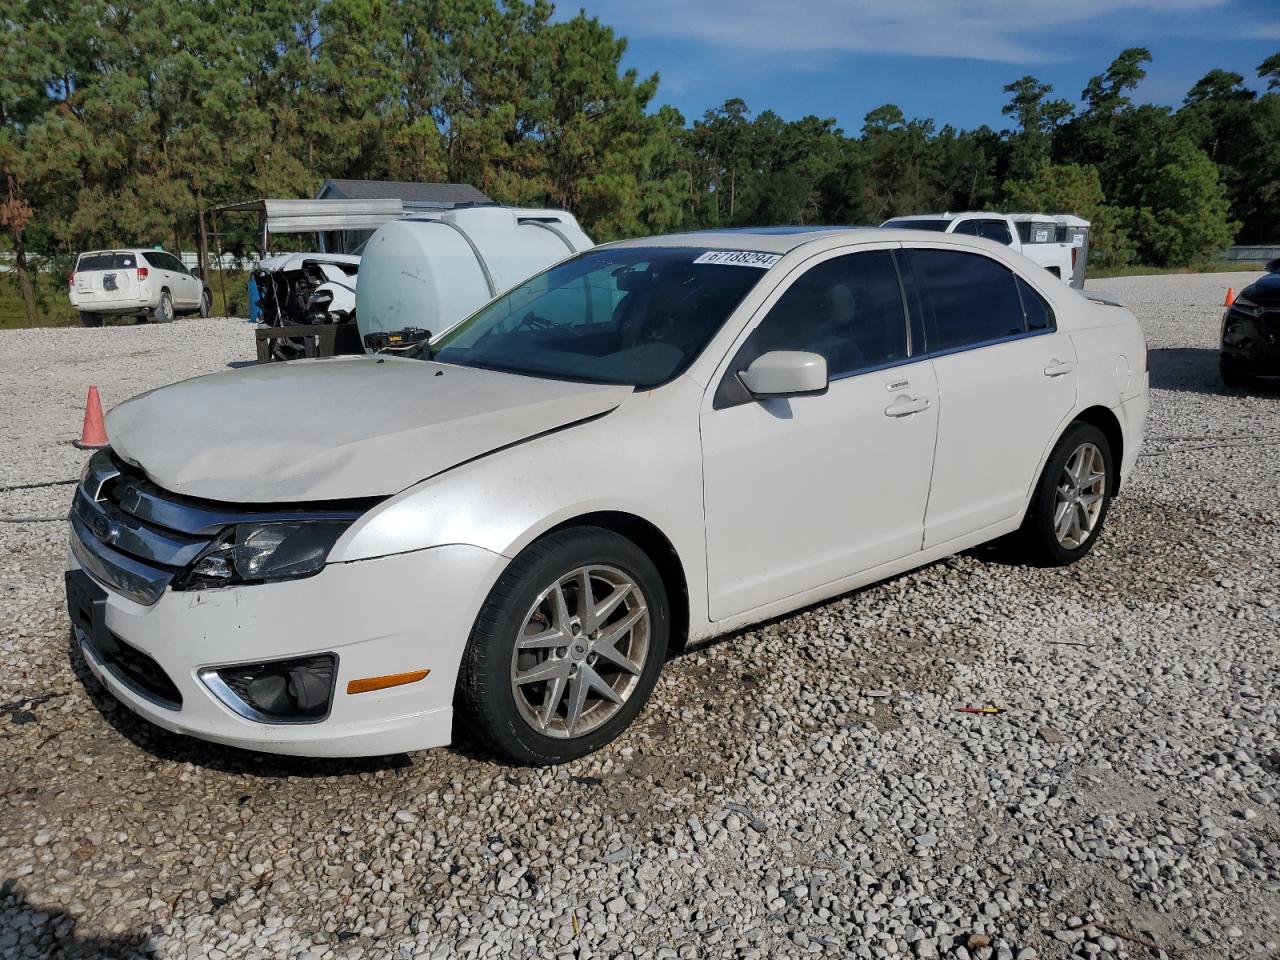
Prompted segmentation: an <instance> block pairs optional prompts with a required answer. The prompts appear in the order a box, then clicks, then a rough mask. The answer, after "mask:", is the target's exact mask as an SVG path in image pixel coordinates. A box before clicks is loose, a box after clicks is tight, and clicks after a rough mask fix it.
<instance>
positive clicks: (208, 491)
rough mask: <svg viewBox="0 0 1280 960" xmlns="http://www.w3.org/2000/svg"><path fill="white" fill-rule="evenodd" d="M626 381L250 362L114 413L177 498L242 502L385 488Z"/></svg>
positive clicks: (601, 403)
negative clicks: (590, 381)
mask: <svg viewBox="0 0 1280 960" xmlns="http://www.w3.org/2000/svg"><path fill="white" fill-rule="evenodd" d="M630 393H631V388H630V387H627V386H610V385H598V384H583V383H567V382H565V381H560V380H544V379H541V378H536V377H521V376H515V375H513V374H507V373H497V372H494V371H489V370H478V369H473V368H468V367H458V366H451V365H448V364H440V363H431V362H425V361H422V360H408V359H403V358H396V357H382V358H375V357H344V358H335V359H331V360H300V361H295V362H293V363H283V364H282V363H273V364H263V365H260V366H254V367H246V368H244V369H241V370H236V371H230V372H225V373H215V374H211V375H209V376H205V377H197V378H196V379H194V380H186V381H183V382H181V383H175V384H172V385H170V386H167V387H161V388H159V389H158V390H152V391H151V392H149V393H144V394H141V395H140V396H137V397H134V398H133V399H132V400H127V401H126V402H124V403H122V404H120V405H119V406H117V407H115V408H114V409H113V410H112V411H111V412H110V413H109V414H108V415H107V419H106V426H107V435H108V437H109V438H110V440H111V446H112V448H113V449H114V450H115V452H116V454H117V455H118V456H119V457H121V458H123V459H124V460H125V461H127V462H129V463H131V464H133V465H135V466H137V467H139V468H141V469H142V470H143V471H144V472H145V473H146V475H147V476H148V477H149V478H150V479H151V480H152V481H153V482H155V483H156V484H158V485H159V486H161V487H163V488H164V489H166V490H170V491H173V492H174V493H180V494H185V495H187V496H192V497H201V498H205V499H209V500H221V501H226V502H233V503H276V502H292V503H296V502H300V501H316V500H345V499H349V498H357V497H373V496H386V495H390V494H393V493H398V492H399V491H401V490H403V489H405V488H406V487H408V486H411V485H412V484H414V483H416V482H418V481H419V480H423V479H425V478H427V477H430V476H433V475H435V474H437V473H440V472H441V471H443V470H448V469H449V468H450V467H452V466H455V465H457V464H459V463H462V462H464V461H466V460H471V459H474V458H475V457H478V456H482V455H484V454H486V453H489V452H492V451H494V450H496V449H498V448H500V447H505V446H508V445H510V444H512V443H517V442H519V441H521V440H524V439H527V438H529V437H532V436H535V435H537V434H540V433H545V432H547V431H549V430H555V429H557V428H559V427H563V426H566V425H568V424H571V423H575V422H577V421H580V420H585V419H588V418H590V417H595V416H598V415H600V414H603V413H607V412H608V411H610V410H612V409H614V408H615V407H617V406H618V405H619V404H620V403H622V401H623V400H624V399H625V398H626V397H627V396H628V395H629V394H630Z"/></svg>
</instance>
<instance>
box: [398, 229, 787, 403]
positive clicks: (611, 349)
mask: <svg viewBox="0 0 1280 960" xmlns="http://www.w3.org/2000/svg"><path fill="white" fill-rule="evenodd" d="M732 256H734V254H733V252H732V251H727V252H726V251H720V252H712V251H708V250H706V249H690V248H683V247H619V248H606V249H601V250H590V251H587V252H586V253H583V254H580V255H578V256H577V257H575V258H574V259H572V260H568V261H566V262H564V263H561V264H558V265H557V266H554V267H552V268H551V269H550V270H547V271H545V272H543V273H540V274H538V275H537V276H536V277H533V278H532V279H530V280H527V281H525V282H524V283H523V284H521V285H520V286H518V287H516V288H515V289H514V290H510V291H508V292H507V293H505V294H503V295H502V296H500V297H499V298H498V299H497V300H494V301H493V302H492V303H490V304H488V305H487V306H485V307H482V308H481V309H480V310H479V312H477V313H474V314H472V315H471V316H470V317H468V318H467V319H466V320H464V321H462V322H461V323H460V324H458V325H457V326H455V327H453V328H452V329H450V330H448V331H446V332H445V333H444V334H443V335H442V336H440V337H438V338H436V339H435V340H434V341H432V347H433V352H434V355H435V357H436V359H438V360H440V361H442V362H444V363H456V364H460V365H462V366H471V367H484V368H486V369H490V370H504V371H508V372H511V373H521V374H526V375H529V376H546V377H554V378H561V379H567V380H583V381H587V382H590V383H627V384H634V385H635V386H638V387H653V386H657V385H658V384H661V383H665V382H667V381H668V380H670V379H672V378H673V377H675V376H677V375H678V374H680V373H682V372H683V371H684V369H685V368H686V367H688V366H689V364H690V363H692V362H693V360H694V358H695V357H697V356H698V354H700V353H701V352H702V348H703V347H705V346H706V344H707V341H708V340H709V339H711V337H712V335H713V334H714V333H715V332H716V331H717V330H719V329H720V325H721V324H723V323H724V321H725V319H726V318H728V316H729V314H730V313H731V312H733V309H734V308H735V307H736V306H737V305H738V304H739V303H740V302H741V301H742V298H743V297H744V296H746V293H747V291H748V290H750V289H751V288H752V287H753V286H755V284H756V283H757V282H758V281H759V280H760V278H761V277H762V276H764V275H765V273H766V270H765V269H762V267H763V266H768V265H769V264H771V263H772V262H773V261H774V260H776V259H777V258H776V257H774V256H773V255H771V254H755V253H739V254H737V255H736V256H737V257H738V262H733V261H732V259H731V258H732ZM700 261H701V262H700ZM750 261H754V262H756V263H757V264H760V265H757V266H750V265H744V262H750ZM430 323H431V320H430V318H429V317H424V318H423V320H422V323H421V324H420V325H421V326H429V325H430Z"/></svg>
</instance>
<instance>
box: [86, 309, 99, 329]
mask: <svg viewBox="0 0 1280 960" xmlns="http://www.w3.org/2000/svg"><path fill="white" fill-rule="evenodd" d="M80 325H81V326H83V327H101V326H102V325H103V323H102V314H100V313H86V312H85V311H83V310H81V311H80Z"/></svg>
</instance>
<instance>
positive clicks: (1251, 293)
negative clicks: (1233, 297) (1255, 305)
mask: <svg viewBox="0 0 1280 960" xmlns="http://www.w3.org/2000/svg"><path fill="white" fill-rule="evenodd" d="M1241 293H1242V294H1243V295H1244V296H1247V297H1250V298H1252V299H1254V300H1256V301H1258V302H1259V303H1262V302H1265V303H1267V304H1272V303H1274V302H1275V301H1277V300H1280V273H1268V274H1267V275H1266V276H1265V277H1262V278H1260V279H1259V280H1257V281H1256V282H1255V283H1254V284H1253V285H1251V286H1250V287H1249V288H1248V289H1246V290H1243V291H1241Z"/></svg>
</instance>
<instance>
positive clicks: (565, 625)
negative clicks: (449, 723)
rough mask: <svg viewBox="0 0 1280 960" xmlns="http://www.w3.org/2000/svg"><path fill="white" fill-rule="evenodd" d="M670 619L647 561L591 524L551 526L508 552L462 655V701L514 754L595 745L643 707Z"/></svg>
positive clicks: (544, 754)
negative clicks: (509, 556)
mask: <svg viewBox="0 0 1280 960" xmlns="http://www.w3.org/2000/svg"><path fill="white" fill-rule="evenodd" d="M669 629H670V619H669V616H668V611H667V598H666V591H665V590H664V589H663V586H662V579H661V577H660V576H659V574H658V571H657V569H656V568H655V567H654V565H653V562H652V561H651V560H650V559H649V558H648V556H646V555H645V553H644V552H643V551H642V550H640V548H639V547H637V546H636V545H635V544H634V543H632V542H631V541H629V540H627V539H625V538H623V537H621V536H619V535H618V534H616V533H613V532H612V531H609V530H603V529H600V528H595V527H582V528H577V529H570V530H564V531H560V532H558V533H553V534H551V535H549V536H547V537H545V538H543V539H542V540H540V541H538V542H537V543H535V544H533V545H532V546H530V547H529V548H528V549H526V550H525V551H524V552H522V553H521V554H520V556H518V557H517V558H516V559H515V560H513V561H512V563H511V565H510V567H509V568H508V569H507V571H506V572H505V573H504V574H503V575H502V577H501V578H499V580H498V583H497V584H496V585H495V586H494V588H493V591H492V592H491V593H490V595H489V598H488V600H486V602H485V606H484V608H483V609H482V611H481V613H480V616H479V618H478V619H477V621H476V626H475V629H474V630H473V631H472V635H471V640H470V642H469V644H468V647H467V652H466V655H465V656H464V659H463V664H462V671H461V674H460V677H459V690H458V693H459V706H460V707H461V708H462V710H463V712H464V713H465V714H467V715H468V716H469V717H470V718H471V719H472V720H473V722H474V726H475V728H476V729H477V731H478V732H479V733H480V734H481V735H482V736H483V737H484V738H485V739H486V740H488V741H489V743H490V744H492V745H493V746H494V747H496V748H497V749H498V750H500V751H502V752H503V753H505V754H506V755H507V756H509V757H511V758H512V759H513V760H515V761H516V762H518V763H530V764H546V763H561V762H564V761H566V760H572V759H574V758H576V757H581V756H583V755H585V754H587V753H591V752H592V751H594V750H598V749H599V748H600V747H602V746H604V745H605V744H606V743H608V742H609V741H611V740H613V739H614V738H615V737H616V736H617V735H618V734H619V733H621V732H622V731H623V730H624V729H625V728H626V727H627V726H628V725H629V724H630V723H631V721H632V720H633V719H634V718H635V716H636V715H637V714H638V713H639V712H640V710H641V708H642V707H643V706H644V704H645V701H646V700H648V698H649V694H650V693H651V692H652V690H653V685H654V683H656V682H657V679H658V673H659V671H660V670H661V669H662V663H663V660H664V659H665V657H666V651H667V640H668V633H669Z"/></svg>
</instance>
